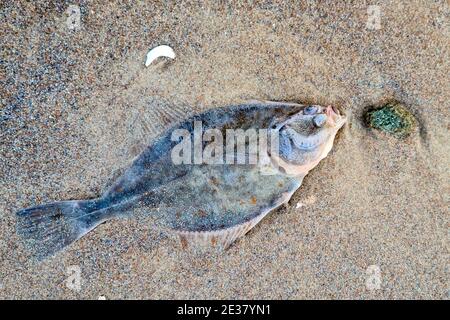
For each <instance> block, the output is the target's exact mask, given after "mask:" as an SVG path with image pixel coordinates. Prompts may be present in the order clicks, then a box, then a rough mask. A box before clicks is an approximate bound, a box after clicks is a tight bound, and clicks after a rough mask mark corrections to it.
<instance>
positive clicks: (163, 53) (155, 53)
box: [145, 45, 175, 67]
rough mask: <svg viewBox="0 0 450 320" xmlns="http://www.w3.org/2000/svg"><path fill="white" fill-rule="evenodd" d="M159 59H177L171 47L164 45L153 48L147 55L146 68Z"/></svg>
mask: <svg viewBox="0 0 450 320" xmlns="http://www.w3.org/2000/svg"><path fill="white" fill-rule="evenodd" d="M159 57H167V58H170V59H174V58H175V52H174V51H173V49H172V48H171V47H169V46H166V45H162V46H157V47H156V48H153V49H152V50H150V51H149V52H148V53H147V60H146V61H145V66H146V67H148V66H149V65H150V64H151V63H152V62H153V61H154V60H156V59H157V58H159Z"/></svg>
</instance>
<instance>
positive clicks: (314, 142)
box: [18, 102, 345, 257]
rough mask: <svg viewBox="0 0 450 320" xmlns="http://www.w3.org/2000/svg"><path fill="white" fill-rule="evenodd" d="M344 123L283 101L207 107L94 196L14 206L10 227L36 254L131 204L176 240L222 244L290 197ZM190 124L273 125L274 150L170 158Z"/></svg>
mask: <svg viewBox="0 0 450 320" xmlns="http://www.w3.org/2000/svg"><path fill="white" fill-rule="evenodd" d="M344 122H345V118H344V117H343V116H341V115H340V114H339V112H338V111H337V110H336V109H335V108H331V107H327V108H324V107H320V106H305V105H299V104H291V103H275V102H257V103H249V104H242V105H236V106H228V107H224V108H218V109H211V110H209V111H206V112H204V113H202V114H199V115H195V116H192V117H190V118H189V119H187V120H185V121H183V122H181V123H178V124H177V125H175V126H173V127H171V128H170V129H168V130H167V131H165V132H164V133H163V134H161V135H160V136H159V137H158V138H157V139H155V140H154V142H153V143H152V144H150V146H149V147H148V148H147V149H146V150H145V151H144V152H143V153H142V154H141V155H140V156H139V157H138V158H137V159H136V160H135V161H134V162H133V164H132V165H131V167H130V168H129V169H128V170H126V171H125V173H124V174H123V176H122V177H120V178H119V179H118V180H117V182H116V183H114V184H113V186H112V187H111V188H110V189H109V190H108V191H106V192H105V193H104V194H103V195H102V196H101V197H99V198H98V199H93V200H85V201H62V202H56V203H53V204H47V205H43V206H37V207H32V208H28V209H24V210H22V211H20V212H18V231H19V233H20V234H22V235H23V236H24V238H25V239H26V240H27V241H28V243H29V244H31V247H33V249H34V251H35V252H37V255H38V256H40V257H46V256H48V255H50V254H53V253H54V252H56V251H58V250H60V249H62V248H63V247H65V246H66V245H68V244H70V243H71V242H73V241H75V240H77V239H78V238H80V237H81V236H83V235H84V234H86V233H87V232H88V231H90V230H92V229H93V228H95V227H96V226H97V225H98V224H100V223H102V222H104V221H106V220H109V219H112V218H114V217H119V216H120V217H123V216H125V217H128V216H133V212H134V210H132V209H133V208H136V207H139V208H140V210H139V211H140V212H146V213H148V214H151V215H154V216H156V217H157V218H158V220H159V221H160V222H161V223H162V224H163V225H165V226H166V227H167V228H169V229H171V230H173V231H175V232H176V233H178V234H179V235H180V237H181V240H182V244H183V246H187V245H190V244H191V243H192V244H194V243H197V242H198V243H200V242H203V243H207V244H212V245H221V246H223V247H227V246H228V245H230V244H231V243H232V242H233V241H235V240H236V239H237V238H238V237H240V236H242V235H243V234H245V233H246V232H248V231H249V230H250V229H251V228H252V227H253V226H254V225H256V224H257V223H258V222H259V221H260V220H261V219H262V218H263V217H264V216H265V215H266V214H267V213H268V212H270V211H271V210H273V209H274V208H276V207H278V206H280V205H281V204H283V203H285V202H287V201H288V200H289V199H290V197H291V195H292V194H293V193H294V192H295V190H297V189H298V188H299V187H300V185H301V182H302V179H303V177H304V176H305V175H306V174H307V173H308V172H309V170H311V169H312V168H313V167H314V166H315V165H317V163H318V162H319V161H320V160H321V159H323V158H324V157H325V156H326V155H327V154H328V152H329V151H330V149H331V146H332V143H333V140H334V136H335V134H336V132H337V130H338V129H339V128H340V127H341V126H342V124H343V123H344ZM195 123H201V125H202V127H201V130H202V134H203V133H204V132H206V131H207V130H208V129H217V130H219V131H220V132H222V133H223V135H224V136H225V135H226V131H227V129H242V130H247V129H255V130H259V129H274V130H277V132H278V133H277V134H279V139H280V146H279V149H280V150H279V152H277V153H276V154H270V152H269V151H268V150H266V149H261V150H262V151H261V150H260V152H263V153H264V155H262V156H263V157H265V160H266V161H265V162H264V161H263V162H258V163H254V164H248V162H247V164H227V163H222V164H220V163H219V164H206V163H187V164H175V163H174V161H173V159H172V150H173V149H174V147H175V146H176V145H177V144H178V143H179V141H177V140H174V139H173V136H172V135H173V132H174V130H180V129H184V130H185V131H186V132H189V133H194V131H195V130H196V128H195V125H194V124H195ZM206 144H207V142H203V144H202V148H204V147H205V145H206ZM260 156H261V155H260ZM267 170H268V171H269V172H270V174H267Z"/></svg>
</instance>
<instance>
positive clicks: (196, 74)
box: [0, 0, 450, 299]
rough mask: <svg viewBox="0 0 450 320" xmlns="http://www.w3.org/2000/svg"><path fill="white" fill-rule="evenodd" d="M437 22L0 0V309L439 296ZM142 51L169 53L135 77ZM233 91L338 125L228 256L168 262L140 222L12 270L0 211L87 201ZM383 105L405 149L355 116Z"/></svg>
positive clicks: (446, 96)
mask: <svg viewBox="0 0 450 320" xmlns="http://www.w3.org/2000/svg"><path fill="white" fill-rule="evenodd" d="M70 5H75V6H76V8H78V9H79V17H80V19H79V25H77V26H75V27H73V26H72V27H71V26H70V25H69V24H68V19H70V15H71V13H70V12H67V9H68V8H69V6H70ZM370 5H372V6H374V5H375V7H371V8H370V9H369V6H370ZM71 17H72V18H73V15H72V16H71ZM75 18H76V17H75ZM449 22H450V9H449V5H448V2H447V1H436V2H431V1H425V0H424V1H370V2H364V1H358V2H357V3H356V4H355V3H354V4H350V3H348V4H344V3H340V4H338V3H337V2H335V1H324V2H322V1H321V2H320V5H319V4H317V3H316V2H314V1H307V2H303V1H302V2H296V1H293V2H288V1H258V2H255V3H250V2H247V1H236V2H233V4H224V3H222V4H217V3H216V2H205V3H204V4H203V5H199V4H193V3H191V2H180V1H177V2H172V1H170V2H165V1H163V2H159V1H155V2H153V1H152V2H148V3H147V2H145V1H135V2H134V1H133V2H131V1H130V2H128V1H119V2H115V1H114V2H111V3H109V4H104V1H73V2H65V1H36V2H33V3H28V2H25V1H14V2H2V3H1V4H0V24H1V28H0V52H1V55H0V219H1V220H0V221H1V223H0V261H1V266H0V299H97V298H98V297H99V296H104V297H105V298H106V299H448V298H449V274H448V268H449V263H448V262H449V191H450V190H449V181H450V175H449V167H450V144H449V143H448V138H449V128H450V123H449V107H450V105H449V100H450V90H449V89H450V79H449V74H450V65H449V61H450V56H449V45H448V43H449V39H450V28H449ZM161 44H166V45H170V46H171V47H172V48H173V49H174V51H175V53H176V58H175V59H173V60H170V59H165V58H159V59H158V60H157V61H155V62H154V63H152V64H151V65H150V66H149V67H145V66H144V62H145V57H146V54H147V52H148V51H149V50H150V49H151V48H153V47H156V46H158V45H161ZM252 99H259V100H277V101H293V102H301V103H315V104H321V105H336V106H338V107H339V108H341V109H342V110H344V111H345V113H346V114H347V116H348V118H349V120H348V122H347V124H346V125H345V127H344V128H343V129H342V130H341V131H340V133H339V134H338V137H337V139H336V141H335V144H334V147H333V150H332V152H331V153H330V154H329V156H328V157H327V158H326V159H324V160H323V161H322V162H321V163H320V164H319V165H318V166H317V167H316V168H315V169H314V170H313V171H312V172H311V173H310V174H308V175H307V176H306V178H305V179H304V182H303V185H302V186H301V188H300V189H299V190H298V191H297V192H296V193H295V194H294V196H293V197H292V199H291V200H290V202H289V204H288V205H286V206H283V207H281V208H279V209H277V210H276V211H274V212H272V213H270V214H269V215H268V216H267V217H266V218H264V219H263V220H262V222H261V223H259V224H258V225H257V226H256V227H255V228H254V229H252V230H251V231H250V232H249V233H248V234H247V235H246V236H245V237H243V238H242V239H240V240H238V241H237V242H236V243H235V244H234V245H233V246H232V247H231V248H229V249H228V250H226V251H225V252H207V253H202V254H200V253H198V252H193V251H190V250H183V249H182V247H181V246H180V243H179V241H178V240H177V239H176V238H175V237H173V236H171V235H170V234H168V233H167V232H166V231H165V230H164V229H162V228H159V227H158V225H157V224H156V223H155V221H153V220H152V219H151V218H149V219H146V220H142V219H141V220H139V219H138V220H134V219H131V220H114V221H110V222H108V223H105V224H102V225H100V226H99V227H98V228H96V229H95V230H94V231H93V232H90V233H89V234H88V235H86V236H85V237H83V238H82V239H80V240H79V241H77V242H76V243H74V244H73V245H71V246H70V247H68V248H67V250H65V251H63V252H61V253H59V254H57V255H55V256H54V257H51V258H49V259H47V260H45V261H43V262H37V261H34V260H33V259H31V258H30V253H29V252H28V251H27V250H26V248H25V247H24V246H23V244H22V242H21V241H20V239H19V237H18V236H17V235H16V231H15V224H16V217H15V212H16V211H17V210H19V209H21V208H25V207H29V206H34V205H38V204H42V203H46V202H51V201H57V200H66V199H67V200H68V199H87V198H92V197H96V196H98V195H99V194H100V193H101V192H102V191H103V190H105V189H106V188H107V187H108V186H110V185H111V183H112V182H113V181H114V179H115V178H117V177H118V176H119V175H120V173H121V172H123V171H124V169H126V168H127V167H128V166H129V165H130V164H131V162H132V160H133V159H134V158H135V157H136V156H137V155H138V154H139V153H140V152H141V151H142V150H143V149H144V148H145V146H147V145H148V144H149V142H150V141H151V140H152V138H154V137H155V136H156V135H158V134H159V133H161V132H162V131H163V130H164V129H165V128H167V127H168V126H169V125H170V124H171V123H173V122H174V121H177V120H180V119H182V118H183V117H186V116H187V115H190V114H194V113H198V112H201V111H204V110H207V109H210V108H216V107H220V106H226V105H230V104H238V103H241V102H245V101H248V100H252ZM390 101H397V102H400V103H402V104H403V105H404V106H405V107H406V108H407V109H408V110H409V111H410V112H411V113H412V114H413V115H414V116H415V117H416V119H417V122H418V127H417V129H416V130H415V131H414V132H413V134H412V135H410V136H409V137H408V138H405V139H398V138H396V137H393V136H389V135H387V134H384V133H381V132H377V131H374V130H371V129H368V128H367V127H366V125H365V123H364V121H363V117H364V113H365V112H366V111H367V110H368V109H369V108H371V107H373V106H379V105H382V104H384V103H386V102H390ZM74 267H75V269H74ZM73 270H79V271H80V277H81V284H80V287H79V288H76V289H74V288H71V287H70V285H68V278H69V277H70V276H71V275H72V274H73ZM373 270H375V271H376V272H378V273H377V274H378V275H377V276H378V277H379V278H378V279H379V282H378V286H377V287H376V288H373V287H371V286H370V285H369V284H368V281H369V280H370V277H372V276H373V275H371V274H369V273H370V272H371V271H373Z"/></svg>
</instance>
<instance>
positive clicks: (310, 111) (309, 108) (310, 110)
mask: <svg viewBox="0 0 450 320" xmlns="http://www.w3.org/2000/svg"><path fill="white" fill-rule="evenodd" d="M316 112H317V107H316V106H307V107H306V108H305V109H303V114H306V115H311V114H315V113H316Z"/></svg>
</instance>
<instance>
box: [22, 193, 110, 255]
mask: <svg viewBox="0 0 450 320" xmlns="http://www.w3.org/2000/svg"><path fill="white" fill-rule="evenodd" d="M106 211H107V210H105V208H102V203H101V201H100V200H99V199H94V200H82V201H60V202H53V203H49V204H44V205H40V206H36V207H30V208H27V209H23V210H20V211H18V212H17V214H16V215H17V233H18V234H19V235H20V236H22V238H23V239H24V240H25V245H26V246H27V247H28V248H29V249H31V251H32V253H33V255H34V256H35V257H36V258H37V259H38V260H42V259H45V258H46V257H48V256H50V255H53V254H55V253H56V252H58V251H60V250H61V249H63V248H64V247H66V246H68V245H70V244H71V243H72V242H74V241H76V240H78V239H79V238H81V237H82V236H84V235H85V234H86V233H88V232H89V231H91V230H92V229H94V228H95V227H96V226H98V225H99V224H100V223H102V222H104V221H106V220H108V219H109V218H110V216H109V214H108V213H107V212H106Z"/></svg>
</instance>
